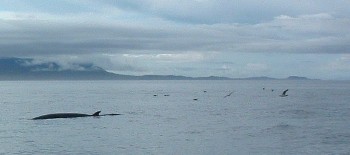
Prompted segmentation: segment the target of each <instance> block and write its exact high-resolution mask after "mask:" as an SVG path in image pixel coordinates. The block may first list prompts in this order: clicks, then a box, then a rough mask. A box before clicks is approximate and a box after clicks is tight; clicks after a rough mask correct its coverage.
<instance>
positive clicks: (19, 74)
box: [0, 58, 308, 80]
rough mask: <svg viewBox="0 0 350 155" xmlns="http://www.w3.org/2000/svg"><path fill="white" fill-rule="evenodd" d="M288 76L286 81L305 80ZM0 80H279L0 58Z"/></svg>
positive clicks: (304, 78) (263, 77) (264, 77)
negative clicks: (127, 71) (140, 71)
mask: <svg viewBox="0 0 350 155" xmlns="http://www.w3.org/2000/svg"><path fill="white" fill-rule="evenodd" d="M307 79H308V78H306V77H298V76H290V77H288V78H286V79H285V80H307ZM0 80H281V79H276V78H271V77H266V76H262V77H248V78H227V77H218V76H209V77H187V76H177V75H143V76H132V75H122V74H114V73H111V72H107V71H106V70H104V69H103V68H101V67H98V66H95V65H94V64H92V63H75V64H69V67H67V66H62V65H60V64H58V63H55V62H40V61H35V60H34V59H29V58H25V59H23V58H0Z"/></svg>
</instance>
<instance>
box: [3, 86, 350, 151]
mask: <svg viewBox="0 0 350 155" xmlns="http://www.w3.org/2000/svg"><path fill="white" fill-rule="evenodd" d="M263 88H265V89H263ZM285 89H289V91H288V92H287V94H288V96H287V97H280V96H279V95H280V94H281V93H282V92H283V91H284V90H285ZM231 92H232V94H231V95H230V96H227V95H228V94H230V93H231ZM0 93H1V97H0V107H1V114H0V116H1V118H0V154H1V155H2V154H4V155H7V154H45V155H46V154H84V155H85V154H96V155H99V154H131V155H134V154H169V155H175V154H176V155H177V154H201V155H212V154H218V155H219V154H220V155H224V154H266V155H271V154H288V155H289V154H344V155H345V154H350V147H349V146H350V121H349V120H350V81H323V80H300V81H297V80H296V81H288V80H261V81H249V80H247V81H244V80H232V81H176V80H175V81H146V80H145V81H132V80H131V81H127V80H126V81H0ZM225 96H227V97H225ZM194 99H196V100H194ZM99 110H101V111H102V112H101V114H108V113H120V114H122V115H118V116H103V117H102V116H101V117H83V118H66V119H62V118H61V119H50V120H31V118H33V117H37V116H40V115H44V114H49V113H59V112H78V113H86V114H93V113H94V112H96V111H99Z"/></svg>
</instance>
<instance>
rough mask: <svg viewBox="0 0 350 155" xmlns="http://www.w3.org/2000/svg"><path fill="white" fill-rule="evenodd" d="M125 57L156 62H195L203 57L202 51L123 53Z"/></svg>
mask: <svg viewBox="0 0 350 155" xmlns="http://www.w3.org/2000/svg"><path fill="white" fill-rule="evenodd" d="M123 57H125V58H127V59H135V60H138V61H158V62H171V63H183V62H196V61H201V60H204V59H205V56H204V55H203V54H202V53H197V52H186V53H167V54H164V53H163V54H123Z"/></svg>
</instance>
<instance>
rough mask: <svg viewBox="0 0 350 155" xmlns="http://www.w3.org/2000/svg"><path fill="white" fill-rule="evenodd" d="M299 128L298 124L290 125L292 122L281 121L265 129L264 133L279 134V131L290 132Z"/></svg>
mask: <svg viewBox="0 0 350 155" xmlns="http://www.w3.org/2000/svg"><path fill="white" fill-rule="evenodd" d="M297 128H298V126H294V125H290V124H286V123H279V124H277V125H274V126H272V127H269V128H265V129H263V130H262V133H274V134H278V133H284V132H290V131H293V130H296V129H297Z"/></svg>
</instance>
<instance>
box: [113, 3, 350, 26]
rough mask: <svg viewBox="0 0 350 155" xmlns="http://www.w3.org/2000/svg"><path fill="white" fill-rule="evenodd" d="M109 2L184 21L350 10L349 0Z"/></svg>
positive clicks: (245, 20) (230, 20)
mask: <svg viewBox="0 0 350 155" xmlns="http://www.w3.org/2000/svg"><path fill="white" fill-rule="evenodd" d="M109 4H113V5H115V6H116V7H118V8H120V9H125V10H128V11H130V10H132V11H136V12H141V13H146V14H151V15H155V16H159V17H161V18H164V19H167V20H173V21H180V22H185V23H201V24H215V23H260V22H263V21H268V20H272V19H273V17H275V16H278V15H281V14H288V15H292V16H298V15H303V14H317V13H320V12H332V13H335V14H338V15H341V16H347V17H349V16H348V15H349V14H350V11H349V9H348V7H346V6H349V5H350V2H349V1H340V0H338V1H329V0H303V1H295V0H284V1H279V0H269V1H265V0H238V1H237V0H236V1H232V0H216V1H211V0H193V1H189V0H177V1H168V0H119V1H117V2H114V3H109Z"/></svg>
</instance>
